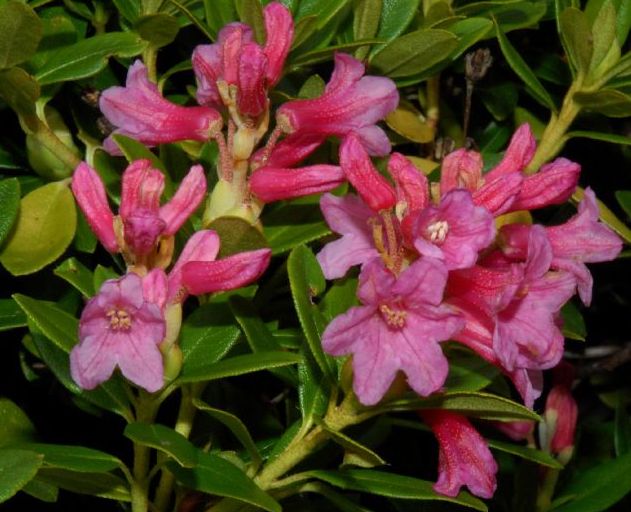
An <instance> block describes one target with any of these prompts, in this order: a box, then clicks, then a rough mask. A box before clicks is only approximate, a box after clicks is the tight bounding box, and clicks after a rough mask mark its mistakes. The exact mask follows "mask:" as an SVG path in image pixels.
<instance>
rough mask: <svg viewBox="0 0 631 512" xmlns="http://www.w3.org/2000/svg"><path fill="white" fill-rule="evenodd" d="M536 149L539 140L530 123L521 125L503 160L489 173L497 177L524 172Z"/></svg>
mask: <svg viewBox="0 0 631 512" xmlns="http://www.w3.org/2000/svg"><path fill="white" fill-rule="evenodd" d="M536 150H537V141H536V140H535V137H534V135H533V134H532V130H531V129H530V125H529V124H528V123H524V124H522V125H520V126H519V128H517V130H515V133H514V134H513V136H512V137H511V140H510V143H509V144H508V148H506V152H505V153H504V156H503V157H502V160H501V161H500V163H499V164H497V165H496V166H495V167H494V168H493V169H492V170H491V171H489V173H488V175H490V177H492V178H496V177H497V176H501V175H504V174H511V173H514V172H519V173H521V172H523V170H524V169H525V168H526V166H527V165H528V164H529V163H530V161H531V160H532V157H533V156H535V151H536Z"/></svg>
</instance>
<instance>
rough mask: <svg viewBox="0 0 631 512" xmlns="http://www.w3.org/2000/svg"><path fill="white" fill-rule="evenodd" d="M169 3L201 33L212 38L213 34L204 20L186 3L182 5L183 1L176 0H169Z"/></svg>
mask: <svg viewBox="0 0 631 512" xmlns="http://www.w3.org/2000/svg"><path fill="white" fill-rule="evenodd" d="M169 3H171V4H173V6H174V7H175V8H176V9H177V10H178V11H180V12H181V13H182V15H183V16H184V17H185V18H186V19H188V21H190V22H191V23H192V24H193V25H195V26H196V27H197V28H198V29H199V30H200V32H201V33H202V34H204V35H205V36H206V37H207V38H208V39H211V40H212V38H213V34H212V33H211V32H209V31H208V29H207V28H206V25H205V24H204V22H203V21H202V20H200V19H199V18H198V17H197V16H196V15H195V13H194V12H193V11H191V10H190V9H189V8H188V7H187V6H186V5H184V3H182V2H179V1H178V0H169Z"/></svg>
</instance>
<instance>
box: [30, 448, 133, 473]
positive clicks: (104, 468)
mask: <svg viewBox="0 0 631 512" xmlns="http://www.w3.org/2000/svg"><path fill="white" fill-rule="evenodd" d="M20 448H24V449H27V450H30V451H33V452H35V453H38V454H40V455H41V456H42V457H43V458H44V459H43V460H44V467H49V466H52V467H56V468H60V469H67V470H69V471H77V472H79V473H107V472H109V471H112V470H114V469H118V468H120V467H122V466H123V463H122V461H121V460H120V459H118V458H117V457H114V456H113V455H110V454H109V453H105V452H102V451H99V450H94V449H92V448H86V447H83V446H68V445H57V444H43V443H25V444H21V445H20Z"/></svg>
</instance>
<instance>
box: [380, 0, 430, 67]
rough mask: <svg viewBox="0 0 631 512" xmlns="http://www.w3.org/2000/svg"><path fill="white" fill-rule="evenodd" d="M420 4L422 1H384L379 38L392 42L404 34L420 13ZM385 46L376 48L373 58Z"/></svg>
mask: <svg viewBox="0 0 631 512" xmlns="http://www.w3.org/2000/svg"><path fill="white" fill-rule="evenodd" d="M419 3H420V0H383V6H382V10H381V21H380V23H379V32H377V38H379V39H383V40H384V41H387V42H390V41H392V40H393V39H394V38H395V37H397V36H399V35H400V34H402V33H403V31H404V30H405V29H406V28H407V26H408V25H409V24H410V22H411V21H412V20H413V19H414V16H415V15H416V14H417V13H418V6H419ZM384 46H385V45H380V46H377V47H375V48H374V49H373V51H372V53H371V57H374V56H375V55H376V54H377V53H379V52H380V51H381V50H382V49H383V47H384Z"/></svg>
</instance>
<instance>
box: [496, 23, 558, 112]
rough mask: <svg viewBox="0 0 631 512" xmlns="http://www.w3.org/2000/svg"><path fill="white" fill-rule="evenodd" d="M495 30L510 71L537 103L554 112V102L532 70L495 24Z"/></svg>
mask: <svg viewBox="0 0 631 512" xmlns="http://www.w3.org/2000/svg"><path fill="white" fill-rule="evenodd" d="M495 28H496V33H497V40H498V41H499V43H500V48H501V49H502V53H503V54H504V57H505V58H506V60H507V62H508V64H509V65H510V67H511V69H512V70H513V71H514V72H515V73H516V74H517V76H519V78H521V79H522V80H523V81H524V83H525V84H526V87H527V88H528V90H529V91H530V93H531V94H532V95H533V97H534V98H535V99H536V100H537V101H538V102H539V103H541V104H542V105H543V106H544V107H547V108H549V109H550V110H552V111H556V105H555V104H554V101H553V100H552V98H551V97H550V94H548V91H546V90H545V88H544V87H543V85H541V82H539V79H538V78H537V77H536V76H535V74H534V73H533V71H532V69H530V67H529V66H528V64H526V61H525V60H524V59H523V58H522V57H521V55H520V54H519V52H518V51H517V50H516V49H515V47H514V46H513V45H512V44H511V43H510V41H509V40H508V38H507V37H506V35H505V34H504V32H503V31H502V29H501V28H500V26H499V25H497V24H496V25H495Z"/></svg>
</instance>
